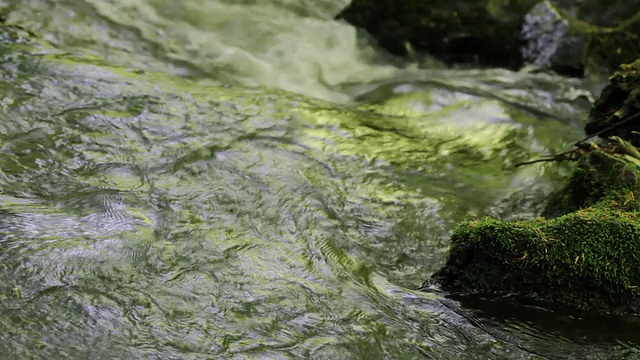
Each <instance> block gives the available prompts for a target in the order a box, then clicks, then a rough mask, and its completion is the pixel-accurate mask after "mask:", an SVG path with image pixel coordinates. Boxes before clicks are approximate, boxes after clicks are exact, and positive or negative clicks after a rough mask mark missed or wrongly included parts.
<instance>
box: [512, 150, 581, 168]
mask: <svg viewBox="0 0 640 360" xmlns="http://www.w3.org/2000/svg"><path fill="white" fill-rule="evenodd" d="M574 151H576V149H571V150H568V151H565V152H561V153H559V154H554V155H551V156H549V157H545V158H540V159H535V160H529V161H523V162H521V163H517V164H515V165H514V167H520V166H523V165H531V164H535V163H539V162H545V161H563V160H569V159H571V158H568V157H563V156H565V155H569V154H571V153H573V152H574Z"/></svg>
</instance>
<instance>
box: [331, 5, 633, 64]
mask: <svg viewBox="0 0 640 360" xmlns="http://www.w3.org/2000/svg"><path fill="white" fill-rule="evenodd" d="M338 18H341V19H345V20H346V21H348V22H350V23H351V24H353V25H355V26H358V27H360V28H363V29H365V30H367V31H368V32H369V33H370V34H371V35H373V37H375V38H376V39H377V41H378V42H379V44H380V45H381V46H382V47H383V48H385V49H387V50H388V51H390V52H391V53H393V54H396V55H406V54H407V48H408V47H410V48H411V49H413V50H415V51H417V52H419V53H427V54H430V55H433V56H435V57H437V58H439V59H441V60H443V61H445V62H447V63H449V64H471V65H474V66H478V65H480V66H499V67H507V68H512V69H517V68H519V67H520V66H522V65H523V64H524V63H531V64H536V65H542V66H548V67H550V68H551V69H553V70H555V71H557V72H558V73H561V74H565V75H570V76H581V75H582V74H583V72H584V70H585V69H586V70H587V71H588V72H595V73H601V72H605V73H606V72H609V71H611V70H613V69H615V68H616V67H617V66H618V65H619V64H621V63H629V62H631V61H633V60H635V59H636V58H638V57H640V35H638V34H640V1H628V0H610V1H602V0H551V1H549V0H545V1H540V0H508V1H504V0H477V1H466V0H431V1H424V0H394V1H387V0H353V2H352V3H351V5H349V6H348V7H347V8H346V9H345V10H343V12H342V13H341V14H339V15H338ZM407 44H408V45H409V46H408V45H407Z"/></svg>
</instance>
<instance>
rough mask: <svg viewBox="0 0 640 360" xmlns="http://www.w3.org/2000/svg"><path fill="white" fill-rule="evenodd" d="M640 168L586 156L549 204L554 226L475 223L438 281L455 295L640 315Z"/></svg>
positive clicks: (462, 233) (458, 240)
mask: <svg viewBox="0 0 640 360" xmlns="http://www.w3.org/2000/svg"><path fill="white" fill-rule="evenodd" d="M639 172H640V168H639V167H638V166H637V165H635V164H634V163H631V162H627V161H626V160H624V158H622V157H617V156H613V155H610V154H607V153H605V152H603V151H600V150H594V151H592V152H590V153H588V154H586V155H585V156H584V157H583V158H582V159H581V160H580V164H579V166H578V169H577V170H576V171H575V172H574V174H573V177H572V179H571V181H570V182H569V184H568V185H567V187H566V188H565V189H563V190H561V191H560V192H559V193H558V194H557V195H556V196H555V198H554V200H552V201H551V202H550V206H551V207H553V209H550V210H549V211H548V212H549V213H557V214H562V215H561V216H559V217H555V218H551V219H543V218H539V219H536V220H533V221H518V222H504V221H499V220H495V219H489V218H487V219H483V220H478V221H470V222H466V223H463V224H461V225H459V226H458V228H457V229H456V230H455V231H454V234H453V235H452V238H451V241H452V244H451V250H450V254H449V258H448V261H447V263H446V265H445V266H444V268H442V269H441V270H439V271H438V272H437V273H436V274H434V275H433V277H432V280H433V281H435V282H436V283H438V284H440V285H441V286H442V287H443V288H444V289H445V290H447V291H451V292H454V293H465V294H468V293H485V294H487V293H493V294H501V295H504V294H516V295H517V296H522V297H530V298H536V299H540V300H544V301H549V302H553V303H558V304H562V305H566V306H569V307H572V308H575V309H579V310H587V311H598V312H606V313H616V314H629V313H638V312H639V311H640V301H639V300H640V203H639V201H638V200H637V199H640V198H639V197H638V195H639V193H638V182H637V179H638V177H639V176H638V175H639V174H640V173H639Z"/></svg>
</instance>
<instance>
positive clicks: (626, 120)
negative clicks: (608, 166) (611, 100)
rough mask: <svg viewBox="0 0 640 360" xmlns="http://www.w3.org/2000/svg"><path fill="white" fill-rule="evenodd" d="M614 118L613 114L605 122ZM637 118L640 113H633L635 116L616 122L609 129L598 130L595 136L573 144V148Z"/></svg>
mask: <svg viewBox="0 0 640 360" xmlns="http://www.w3.org/2000/svg"><path fill="white" fill-rule="evenodd" d="M614 116H615V114H614V115H611V116H609V118H608V119H607V121H610V120H611V119H612V118H613V117H614ZM638 117H640V112H637V113H635V114H633V115H631V116H629V117H628V118H626V119H624V120H622V121H619V122H617V123H614V124H613V125H611V126H609V127H606V128H604V129H602V130H600V131H598V132H596V133H595V134H591V135H589V136H587V137H586V138H584V139H582V140H580V141H578V142H577V143H575V146H580V145H582V144H584V142H585V141H587V140H589V139H591V138H592V137H595V136H598V135H600V134H602V133H603V132H605V131H609V130H613V129H615V128H617V127H618V126H620V125H622V124H625V123H628V122H629V121H631V120H635V119H636V118H638Z"/></svg>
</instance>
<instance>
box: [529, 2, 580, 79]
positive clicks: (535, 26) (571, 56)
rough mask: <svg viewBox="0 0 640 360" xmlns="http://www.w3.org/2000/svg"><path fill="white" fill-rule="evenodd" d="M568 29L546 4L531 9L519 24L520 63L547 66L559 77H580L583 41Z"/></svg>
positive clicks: (548, 3)
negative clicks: (521, 41)
mask: <svg viewBox="0 0 640 360" xmlns="http://www.w3.org/2000/svg"><path fill="white" fill-rule="evenodd" d="M569 27H570V25H569V21H568V20H567V19H565V18H564V17H563V16H562V15H561V14H560V13H559V12H558V11H557V10H556V8H555V7H554V6H553V5H552V4H551V3H550V2H549V1H543V2H541V3H539V4H538V5H536V6H534V7H533V9H531V11H530V12H529V13H528V14H527V15H526V16H525V18H524V24H523V25H522V32H521V36H522V40H523V41H524V44H523V46H522V57H523V59H524V61H525V62H527V63H530V64H534V65H539V66H546V67H549V68H551V69H553V70H555V71H556V72H557V73H559V74H566V75H576V76H581V75H582V74H583V72H584V63H583V56H582V53H583V49H584V47H585V39H584V38H583V37H580V36H576V35H573V34H572V33H571V32H570V31H569V30H570V29H569Z"/></svg>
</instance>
